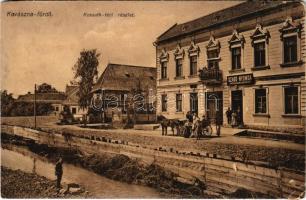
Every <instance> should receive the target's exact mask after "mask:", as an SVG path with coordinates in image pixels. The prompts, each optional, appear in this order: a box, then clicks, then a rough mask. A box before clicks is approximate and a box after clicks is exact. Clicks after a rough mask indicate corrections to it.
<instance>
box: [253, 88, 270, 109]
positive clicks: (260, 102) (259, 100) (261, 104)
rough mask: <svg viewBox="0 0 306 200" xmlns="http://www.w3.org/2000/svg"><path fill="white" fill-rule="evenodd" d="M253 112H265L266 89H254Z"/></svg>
mask: <svg viewBox="0 0 306 200" xmlns="http://www.w3.org/2000/svg"><path fill="white" fill-rule="evenodd" d="M255 113H267V94H266V89H256V90H255Z"/></svg>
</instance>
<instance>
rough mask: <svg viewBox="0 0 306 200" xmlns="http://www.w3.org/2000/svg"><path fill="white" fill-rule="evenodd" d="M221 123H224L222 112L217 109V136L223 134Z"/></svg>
mask: <svg viewBox="0 0 306 200" xmlns="http://www.w3.org/2000/svg"><path fill="white" fill-rule="evenodd" d="M221 125H222V112H220V111H217V113H216V132H217V136H220V135H221Z"/></svg>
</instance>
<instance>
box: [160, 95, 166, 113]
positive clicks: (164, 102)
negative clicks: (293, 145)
mask: <svg viewBox="0 0 306 200" xmlns="http://www.w3.org/2000/svg"><path fill="white" fill-rule="evenodd" d="M161 106H162V112H165V111H167V95H166V94H163V95H162V96H161Z"/></svg>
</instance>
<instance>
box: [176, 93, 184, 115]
mask: <svg viewBox="0 0 306 200" xmlns="http://www.w3.org/2000/svg"><path fill="white" fill-rule="evenodd" d="M178 97H180V98H178ZM179 103H180V104H179ZM175 105H176V106H175V108H176V112H182V111H183V95H182V93H177V94H176V95H175Z"/></svg>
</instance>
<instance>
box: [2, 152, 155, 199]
mask: <svg viewBox="0 0 306 200" xmlns="http://www.w3.org/2000/svg"><path fill="white" fill-rule="evenodd" d="M1 165H3V166H5V167H8V168H10V169H13V170H17V169H19V170H22V171H24V172H29V173H32V172H34V173H36V174H38V175H40V176H44V177H46V178H48V179H50V180H55V175H54V164H53V163H51V162H49V161H48V160H47V159H45V158H43V157H41V156H38V155H37V154H34V153H32V152H30V151H29V150H27V149H25V148H21V147H15V146H13V147H12V149H11V150H8V149H3V148H1ZM63 168H64V174H63V179H62V181H63V182H64V183H77V184H80V185H82V186H84V187H85V189H86V190H87V191H88V192H89V193H90V196H92V197H96V198H159V197H160V194H159V192H158V191H156V190H155V189H152V188H149V187H145V186H139V185H133V184H128V183H122V182H119V181H114V180H111V179H108V178H106V177H103V176H100V175H98V174H95V173H93V172H91V171H89V170H86V169H83V168H80V167H77V166H74V165H71V164H65V163H64V165H63Z"/></svg>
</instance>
